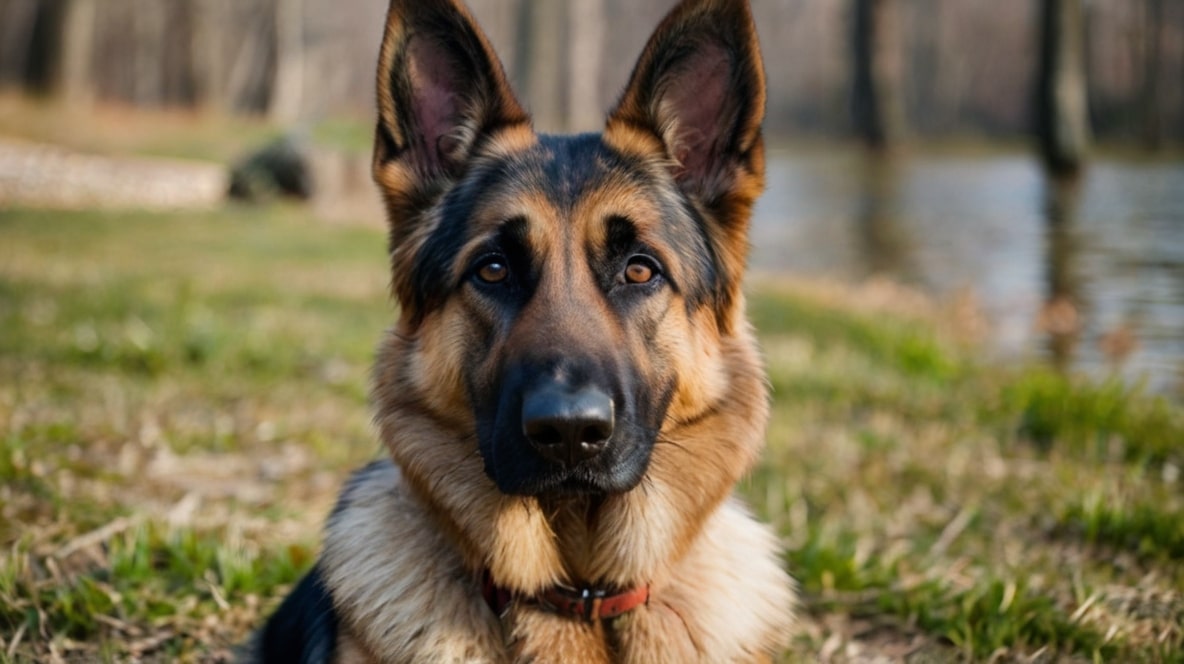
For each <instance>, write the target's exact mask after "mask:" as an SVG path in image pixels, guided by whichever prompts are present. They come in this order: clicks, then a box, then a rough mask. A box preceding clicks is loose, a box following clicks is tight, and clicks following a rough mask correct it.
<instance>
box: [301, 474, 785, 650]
mask: <svg viewBox="0 0 1184 664" xmlns="http://www.w3.org/2000/svg"><path fill="white" fill-rule="evenodd" d="M342 506H343V507H342V509H340V510H339V511H338V512H337V513H336V514H335V515H334V516H333V518H331V519H330V522H329V527H328V531H327V534H326V547H325V553H324V558H323V562H324V563H325V569H326V570H328V573H327V574H326V581H327V583H328V584H329V585H330V586H331V587H333V588H334V596H335V597H336V598H337V602H338V607H339V609H340V610H341V611H342V613H343V614H344V616H346V618H347V621H348V623H349V634H348V635H346V637H345V639H344V642H346V643H348V648H347V651H348V653H349V659H346V658H342V659H341V660H340V661H375V662H450V661H459V662H513V661H535V662H560V661H570V662H638V663H642V662H645V663H656V662H671V663H672V664H673V663H681V662H753V661H760V659H761V656H762V655H767V654H768V653H769V652H771V651H775V650H776V649H778V648H780V647H783V646H784V645H785V640H786V638H787V637H788V626H789V625H790V624H791V621H792V619H791V618H790V612H791V611H792V609H793V605H794V595H793V591H792V588H791V587H790V586H789V584H788V583H787V582H786V577H785V573H784V572H783V571H782V570H781V568H780V566H779V564H778V560H777V556H776V550H777V543H776V541H775V538H774V537H773V535H772V533H771V532H770V531H769V530H768V528H767V527H765V526H763V525H761V524H759V523H757V522H755V521H753V520H752V518H751V517H750V516H749V515H748V514H747V513H746V512H745V510H744V509H743V508H742V507H741V506H740V505H739V504H738V503H736V502H735V501H733V500H729V501H726V502H724V503H723V504H722V505H720V506H719V507H718V509H716V510H714V511H713V512H712V514H711V515H710V516H709V517H708V519H707V521H706V523H704V524H703V525H702V528H701V530H700V531H699V533H698V535H697V537H695V538H694V540H693V542H691V543H690V545H689V547H688V549H687V550H686V551H685V553H684V554H683V555H682V557H681V558H680V559H678V560H676V561H665V562H666V564H665V565H664V566H663V568H662V569H661V571H660V573H658V574H656V575H655V576H654V578H653V581H652V597H651V599H650V602H649V604H648V605H647V606H644V607H641V608H638V609H636V610H634V611H632V612H630V613H627V614H625V615H623V616H621V617H620V618H617V619H616V620H615V621H613V624H612V626H611V630H612V632H613V634H612V636H611V638H606V636H605V634H604V630H605V629H606V628H605V627H604V626H602V625H599V624H591V623H584V622H578V621H574V620H572V619H570V618H567V617H564V616H558V615H553V614H549V613H545V612H542V611H540V610H538V609H537V608H534V607H530V606H514V607H512V608H511V609H510V610H509V611H508V612H507V614H506V615H504V616H502V617H501V620H500V621H499V620H498V619H497V618H496V617H495V616H494V615H493V613H492V612H491V611H490V610H489V608H488V607H487V606H486V605H485V603H484V600H483V599H482V597H481V592H480V584H479V581H478V578H477V575H476V574H475V573H474V572H472V571H471V570H470V569H468V567H467V566H466V565H465V564H464V561H463V560H462V558H461V557H460V556H459V555H457V554H456V553H454V549H452V547H451V546H450V542H449V541H448V538H447V537H446V536H444V535H443V534H442V533H440V532H439V531H437V530H435V527H434V526H435V525H436V524H435V518H434V516H433V515H432V514H431V513H430V510H428V509H427V508H426V506H424V505H422V504H421V503H420V502H419V500H418V498H416V496H415V493H414V492H413V491H411V490H410V487H408V486H407V485H406V483H405V482H404V481H403V478H402V477H401V476H400V473H399V471H398V470H397V469H396V468H395V467H394V466H392V465H389V464H384V465H381V466H375V467H373V468H371V469H370V470H368V471H366V472H365V473H364V474H363V475H361V476H360V477H359V478H358V480H357V481H356V482H355V483H354V484H353V485H352V486H351V487H350V488H349V489H348V490H347V492H346V493H345V494H344V495H343V496H342ZM378 580H382V581H383V582H378ZM610 642H611V643H612V644H614V645H615V648H614V649H611V650H610V647H609V644H610ZM564 652H568V653H578V655H577V656H575V657H570V658H559V657H558V656H557V654H558V653H564ZM360 653H367V656H369V657H371V658H372V660H365V659H358V658H359V657H361V654H360Z"/></svg>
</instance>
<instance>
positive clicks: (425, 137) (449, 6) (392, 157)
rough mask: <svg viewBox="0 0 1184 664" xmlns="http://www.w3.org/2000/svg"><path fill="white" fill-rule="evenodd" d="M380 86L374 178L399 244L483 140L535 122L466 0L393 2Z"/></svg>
mask: <svg viewBox="0 0 1184 664" xmlns="http://www.w3.org/2000/svg"><path fill="white" fill-rule="evenodd" d="M377 90H378V128H377V131H376V132H375V137H374V180H375V182H377V183H378V185H379V187H380V188H381V190H382V194H383V197H384V198H385V199H386V203H387V209H388V212H389V213H390V215H391V219H390V222H391V230H392V238H391V239H392V242H395V243H397V241H398V240H399V237H398V236H399V235H400V234H401V231H400V229H399V226H400V224H401V222H403V221H405V220H406V219H407V217H408V216H412V215H415V214H416V213H417V212H419V211H420V210H421V209H422V208H423V207H424V206H425V205H429V204H430V203H431V202H432V201H434V199H435V197H436V196H437V195H438V194H439V193H440V192H441V191H443V190H444V188H445V187H446V186H447V185H448V184H449V183H450V182H453V181H455V179H456V178H457V177H459V176H460V174H461V173H463V172H464V169H465V167H466V165H467V163H468V160H469V158H470V157H471V155H472V152H473V149H474V147H475V146H476V145H477V144H478V142H479V141H480V140H481V138H482V137H484V136H486V135H488V134H490V133H492V132H494V131H496V130H497V129H499V128H503V127H506V126H509V125H515V124H525V125H529V123H530V118H529V116H528V115H527V114H526V112H525V111H524V110H523V109H522V106H521V105H520V104H519V103H518V101H517V100H516V99H515V98H514V95H513V92H512V91H511V89H510V85H509V83H508V82H507V80H506V76H505V73H504V71H503V69H502V65H501V62H500V61H499V60H498V58H497V55H496V54H495V53H494V52H493V49H492V48H491V47H490V46H489V41H488V40H487V39H486V38H485V35H484V34H483V33H482V32H481V29H480V28H479V27H477V23H476V22H475V21H474V20H473V18H472V16H471V15H470V14H469V12H468V10H467V9H465V7H464V6H463V4H462V3H461V2H460V1H459V0H391V4H390V9H389V10H388V12H387V21H386V33H385V35H384V37H383V41H382V50H381V52H380V55H379V59H378V85H377Z"/></svg>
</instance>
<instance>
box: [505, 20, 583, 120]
mask: <svg viewBox="0 0 1184 664" xmlns="http://www.w3.org/2000/svg"><path fill="white" fill-rule="evenodd" d="M568 11H569V8H568V3H566V2H557V1H552V0H549V1H547V2H534V1H532V0H526V1H525V2H523V3H522V4H521V5H520V6H519V15H518V34H519V37H518V44H519V48H520V55H519V57H517V58H515V69H516V71H515V72H514V78H515V80H517V81H519V82H520V83H521V85H522V93H523V96H524V97H525V98H526V101H527V104H528V105H529V106H530V109H531V115H533V116H534V120H535V122H536V123H537V124H538V126H539V127H540V128H541V129H543V130H545V131H562V130H563V129H565V128H566V122H565V115H566V109H565V108H564V106H565V104H564V101H565V97H566V95H564V92H565V87H564V86H563V85H562V82H563V81H562V77H563V71H564V64H565V59H566V58H565V53H564V50H565V49H564V48H563V44H564V32H566V28H567V19H566V13H567V12H568Z"/></svg>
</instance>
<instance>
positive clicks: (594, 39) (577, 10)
mask: <svg viewBox="0 0 1184 664" xmlns="http://www.w3.org/2000/svg"><path fill="white" fill-rule="evenodd" d="M604 14H605V8H604V0H580V1H579V2H575V3H572V5H571V8H570V9H568V17H567V18H568V24H567V33H568V35H570V41H569V49H570V50H569V63H568V67H567V81H568V91H567V111H568V112H567V119H568V124H567V129H568V130H569V131H593V130H596V129H599V128H600V126H601V125H602V124H603V123H604V113H605V109H604V108H602V103H601V99H600V68H601V58H602V57H603V53H604V28H605V15H604Z"/></svg>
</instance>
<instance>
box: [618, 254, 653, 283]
mask: <svg viewBox="0 0 1184 664" xmlns="http://www.w3.org/2000/svg"><path fill="white" fill-rule="evenodd" d="M653 278H654V268H653V266H651V265H650V264H649V263H648V262H647V261H645V260H642V259H640V258H636V257H635V258H633V259H632V260H630V261H629V264H628V265H626V266H625V281H628V282H629V283H631V284H644V283H648V282H649V281H650V280H651V279H653Z"/></svg>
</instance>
